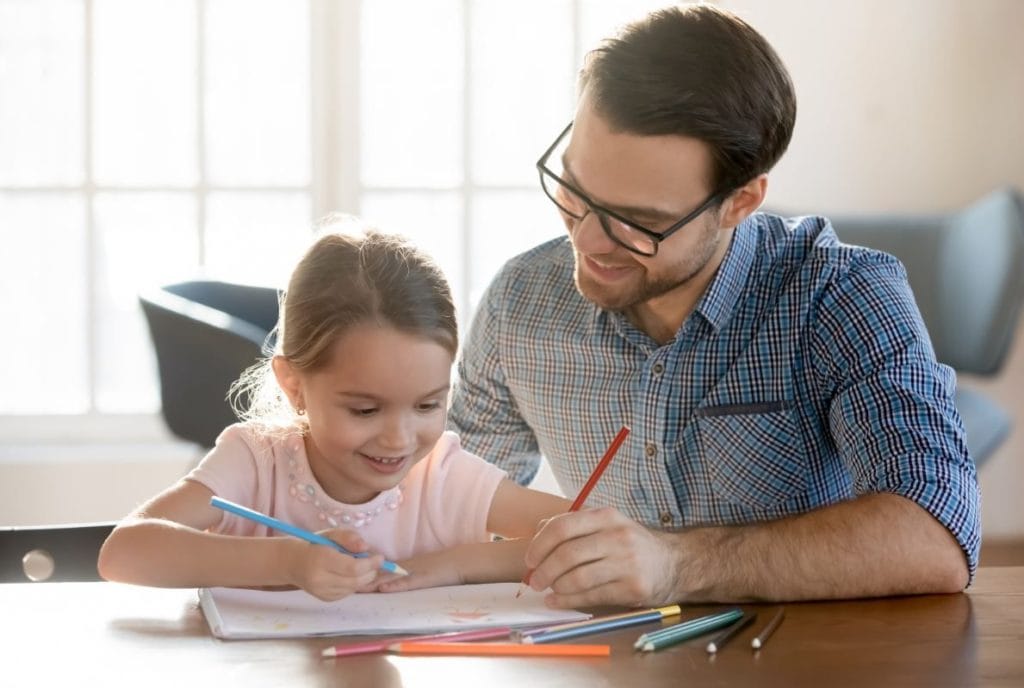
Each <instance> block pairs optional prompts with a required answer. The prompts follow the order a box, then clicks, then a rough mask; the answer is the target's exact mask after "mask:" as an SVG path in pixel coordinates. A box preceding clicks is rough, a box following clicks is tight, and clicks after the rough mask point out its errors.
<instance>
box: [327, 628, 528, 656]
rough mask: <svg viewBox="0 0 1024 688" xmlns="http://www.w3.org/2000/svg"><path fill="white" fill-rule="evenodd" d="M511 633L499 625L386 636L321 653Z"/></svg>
mask: <svg viewBox="0 0 1024 688" xmlns="http://www.w3.org/2000/svg"><path fill="white" fill-rule="evenodd" d="M511 633H512V629H511V628H509V627H508V626H499V627H497V628H480V629H475V630H471V631H454V632H450V633H434V634H431V635H414V636H409V637H407V638H384V639H382V640H370V641H367V642H362V643H347V644H343V645H333V646H331V647H328V648H325V649H324V650H322V651H321V653H320V654H321V655H323V656H324V657H348V656H350V655H366V654H371V653H374V652H384V651H386V650H387V649H388V648H389V647H390V646H392V645H395V644H398V643H419V642H425V641H430V642H434V643H447V642H455V641H461V642H468V641H471V640H494V639H495V638H507V637H509V634H511Z"/></svg>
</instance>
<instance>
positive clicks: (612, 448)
mask: <svg viewBox="0 0 1024 688" xmlns="http://www.w3.org/2000/svg"><path fill="white" fill-rule="evenodd" d="M627 435H629V426H628V425H623V426H622V429H621V430H619V434H618V435H616V436H615V439H613V440H612V443H611V444H610V445H609V446H608V451H606V452H605V453H604V456H602V457H601V460H600V461H598V462H597V466H595V467H594V471H593V473H591V474H590V477H589V478H587V482H586V483H584V485H583V489H581V490H580V493H579V494H578V495H576V499H574V500H573V502H572V506H570V507H569V511H570V512H572V511H579V510H580V507H582V506H583V503H584V502H585V501H587V497H589V496H590V493H591V492H592V491H593V489H594V486H595V485H597V481H598V480H599V479H600V478H601V474H602V473H604V471H605V469H606V468H608V464H610V463H611V462H612V459H613V458H614V457H615V454H616V453H617V452H618V451H619V447H621V446H622V443H623V442H625V441H626V436H627ZM532 573H533V571H527V572H526V575H525V576H523V581H522V586H520V588H519V590H518V591H517V592H516V597H519V596H520V595H522V594H523V586H527V585H529V584H530V575H531V574H532Z"/></svg>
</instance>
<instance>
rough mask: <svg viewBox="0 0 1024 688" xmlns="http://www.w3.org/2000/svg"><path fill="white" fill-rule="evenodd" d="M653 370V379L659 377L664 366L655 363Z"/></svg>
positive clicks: (663, 370)
mask: <svg viewBox="0 0 1024 688" xmlns="http://www.w3.org/2000/svg"><path fill="white" fill-rule="evenodd" d="M653 370H654V375H655V377H661V374H662V373H664V372H665V366H664V365H662V364H661V363H655V364H654V368H653Z"/></svg>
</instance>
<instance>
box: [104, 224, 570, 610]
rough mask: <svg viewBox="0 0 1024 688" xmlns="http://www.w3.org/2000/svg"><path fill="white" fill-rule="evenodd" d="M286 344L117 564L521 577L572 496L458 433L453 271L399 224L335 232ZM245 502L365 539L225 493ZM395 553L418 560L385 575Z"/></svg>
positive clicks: (250, 576) (298, 291) (117, 572)
mask: <svg viewBox="0 0 1024 688" xmlns="http://www.w3.org/2000/svg"><path fill="white" fill-rule="evenodd" d="M278 325H279V331H278V340H277V352H276V355H274V356H273V357H272V358H271V359H270V360H268V361H266V362H265V363H264V364H263V365H262V366H261V368H257V369H255V370H254V371H250V372H249V373H247V375H245V376H243V379H242V380H241V381H240V385H241V386H240V389H239V390H236V394H237V393H238V392H239V391H241V392H242V394H241V395H238V396H236V398H242V397H243V396H247V397H248V399H249V400H250V401H249V408H248V410H247V412H245V413H244V414H243V418H244V419H245V422H243V423H239V424H236V425H232V426H230V427H229V428H227V429H226V430H225V431H224V432H223V433H221V436H220V437H219V438H218V440H217V443H216V446H215V447H214V448H213V449H212V450H211V451H210V453H209V454H208V455H207V456H206V457H205V458H204V459H203V461H202V462H201V463H200V464H199V466H198V467H196V469H195V470H193V471H192V472H191V473H189V474H188V475H187V476H185V478H183V479H182V480H181V481H179V482H178V483H176V484H174V485H172V486H170V487H169V488H167V489H166V490H164V491H163V492H161V493H160V494H158V495H157V496H156V497H154V498H153V499H151V500H150V501H149V502H147V503H145V504H143V505H142V506H141V507H140V508H139V509H138V510H137V511H135V512H134V513H132V514H130V515H129V516H128V517H127V518H126V519H125V520H124V521H123V522H121V523H120V524H119V525H118V526H117V527H116V528H115V529H114V531H113V533H111V535H110V537H109V538H108V539H107V541H106V543H104V545H103V549H102V551H101V552H100V559H99V570H100V573H101V574H102V575H103V577H104V578H107V579H108V580H114V581H122V582H127V583H138V584H143V585H155V586H165V587H205V586H236V587H255V586H297V587H300V588H302V589H304V590H306V591H307V592H309V593H310V594H312V595H315V596H316V597H318V598H320V599H324V600H335V599H339V598H341V597H344V596H346V595H348V594H350V593H352V592H354V591H370V590H381V591H389V590H397V589H409V588H413V587H423V586H428V585H451V584H457V583H481V582H492V581H515V580H519V579H520V578H522V576H523V575H524V573H525V568H526V567H525V564H524V562H523V556H524V553H525V550H526V544H527V541H525V540H515V539H507V540H502V541H498V542H491V541H490V540H491V537H490V534H491V533H495V534H499V535H502V536H505V537H506V538H522V537H527V536H531V535H532V534H533V533H534V531H535V530H536V528H537V526H538V523H539V522H540V521H541V520H543V519H544V518H547V517H550V516H553V515H555V514H558V513H563V512H565V511H567V510H568V507H569V503H568V502H567V501H566V500H564V499H561V498H558V497H555V496H553V495H549V494H545V493H542V492H537V491H534V490H529V489H526V488H523V487H520V486H518V485H517V484H515V483H514V482H512V481H510V480H508V479H507V478H506V477H505V473H504V471H501V470H499V469H498V468H496V467H494V466H492V465H491V464H489V463H487V462H486V461H484V460H482V459H480V458H478V457H476V456H474V455H472V454H469V453H467V452H466V451H464V450H463V449H461V448H460V446H459V440H458V438H457V437H456V436H455V435H454V434H452V433H449V432H445V431H444V428H445V419H446V413H447V396H448V387H449V380H450V375H451V365H452V362H453V360H454V357H455V353H456V349H457V346H458V333H457V329H456V321H455V309H454V306H453V303H452V298H451V293H450V291H449V288H448V285H447V283H446V282H445V279H444V277H443V276H442V274H441V272H440V270H439V269H438V268H437V267H436V266H435V265H434V263H433V262H432V261H430V259H428V258H427V257H425V256H424V255H423V254H422V253H420V252H418V251H417V250H416V249H414V248H413V247H411V246H410V245H408V244H406V243H404V242H403V241H402V240H400V239H398V238H396V237H391V236H386V235H382V234H378V233H374V232H365V233H363V234H362V236H346V235H342V234H330V235H326V236H324V237H323V238H321V239H320V240H319V241H317V242H316V243H315V244H314V245H313V246H312V248H311V249H310V250H309V251H308V252H307V253H306V255H305V256H304V257H303V259H302V260H301V261H300V262H299V264H298V266H297V267H296V268H295V271H294V272H293V274H292V277H291V281H290V282H289V285H288V291H287V293H286V295H285V298H284V302H283V304H282V313H281V317H280V320H279V323H278ZM214 495H218V496H220V497H222V498H223V499H227V500H229V501H233V502H235V503H238V504H242V505H244V506H248V507H250V508H252V509H255V510H257V511H260V512H263V513H265V514H269V515H271V516H274V517H276V518H279V519H281V520H283V521H286V522H289V523H292V524H295V525H298V526H300V527H303V528H305V529H307V530H311V531H320V532H322V533H323V534H324V535H326V536H327V537H329V538H331V539H332V540H334V541H335V542H337V543H339V544H341V545H342V546H344V547H346V548H347V549H349V550H351V551H354V552H368V551H371V550H372V552H373V554H372V556H368V557H365V558H355V557H352V556H348V555H345V554H342V553H340V552H338V551H336V550H334V549H333V548H329V547H324V546H321V545H314V544H309V543H306V542H305V541H302V540H298V539H296V538H293V537H289V536H283V535H282V534H281V533H277V532H273V531H268V529H267V527H266V526H262V525H258V524H255V523H253V522H251V521H248V520H245V519H242V518H239V517H237V516H234V515H232V514H228V513H226V512H224V511H221V510H219V509H217V508H215V507H213V506H211V505H210V498H211V497H213V496H214ZM384 557H387V558H388V559H391V560H396V561H398V562H399V563H400V564H401V565H402V566H403V567H404V568H405V569H407V570H408V571H409V576H408V577H402V578H396V577H394V576H393V575H391V574H385V573H381V572H380V571H379V567H380V565H381V563H382V562H383V560H384Z"/></svg>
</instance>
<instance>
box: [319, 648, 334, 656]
mask: <svg viewBox="0 0 1024 688" xmlns="http://www.w3.org/2000/svg"><path fill="white" fill-rule="evenodd" d="M320 656H321V657H335V656H336V655H335V652H334V648H333V647H329V648H327V649H325V650H322V651H321V652H320Z"/></svg>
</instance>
